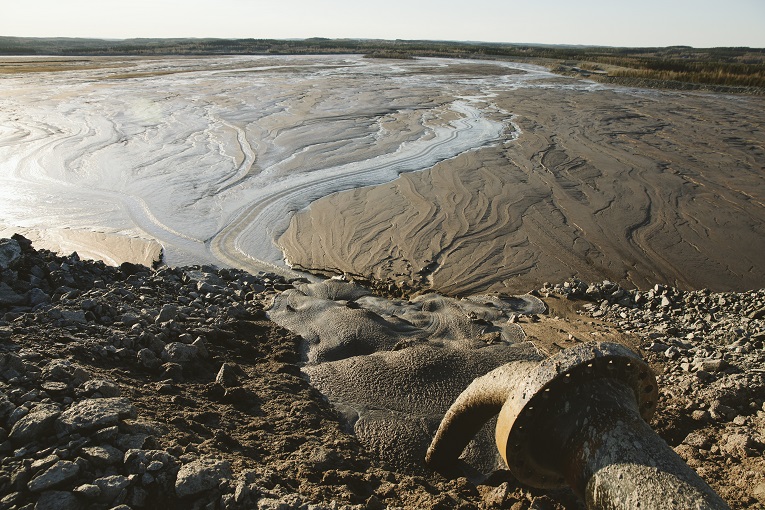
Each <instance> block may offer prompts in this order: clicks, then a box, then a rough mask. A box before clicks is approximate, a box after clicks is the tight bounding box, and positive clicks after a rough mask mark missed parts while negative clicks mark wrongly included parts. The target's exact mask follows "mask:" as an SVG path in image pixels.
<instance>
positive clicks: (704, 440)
mask: <svg viewBox="0 0 765 510" xmlns="http://www.w3.org/2000/svg"><path fill="white" fill-rule="evenodd" d="M683 444H687V445H689V446H693V447H694V448H699V449H702V450H708V449H709V447H710V446H712V441H710V440H709V438H708V437H707V436H705V435H703V434H701V433H700V432H691V433H690V434H688V435H687V436H685V439H683Z"/></svg>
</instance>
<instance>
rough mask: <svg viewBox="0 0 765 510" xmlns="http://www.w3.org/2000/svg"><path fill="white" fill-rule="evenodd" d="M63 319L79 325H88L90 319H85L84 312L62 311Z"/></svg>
mask: <svg viewBox="0 0 765 510" xmlns="http://www.w3.org/2000/svg"><path fill="white" fill-rule="evenodd" d="M61 318H62V319H64V320H65V321H67V322H74V323H77V324H87V323H88V319H87V318H86V317H85V312H83V311H82V310H74V311H73V310H61Z"/></svg>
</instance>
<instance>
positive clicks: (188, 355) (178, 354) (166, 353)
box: [162, 342, 199, 363]
mask: <svg viewBox="0 0 765 510" xmlns="http://www.w3.org/2000/svg"><path fill="white" fill-rule="evenodd" d="M198 354H199V349H198V348H197V346H195V345H186V344H184V343H182V342H171V343H169V344H167V345H166V346H165V349H164V350H163V351H162V359H163V360H165V361H168V362H170V363H186V362H188V361H191V360H193V359H194V358H196V357H197V355H198Z"/></svg>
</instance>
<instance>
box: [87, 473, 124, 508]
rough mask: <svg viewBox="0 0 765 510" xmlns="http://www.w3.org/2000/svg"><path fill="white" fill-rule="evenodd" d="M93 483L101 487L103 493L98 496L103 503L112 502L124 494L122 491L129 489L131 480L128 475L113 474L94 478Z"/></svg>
mask: <svg viewBox="0 0 765 510" xmlns="http://www.w3.org/2000/svg"><path fill="white" fill-rule="evenodd" d="M93 484H94V485H96V486H98V488H99V489H101V495H100V496H99V497H98V500H99V501H101V502H103V503H111V502H113V501H114V500H116V499H117V498H119V497H120V496H121V495H122V491H124V490H125V489H127V486H128V485H130V480H128V478H127V477H126V476H122V475H112V476H104V477H103V478H97V479H95V480H93ZM126 492H127V491H126ZM123 501H124V499H123Z"/></svg>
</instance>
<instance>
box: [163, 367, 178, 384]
mask: <svg viewBox="0 0 765 510" xmlns="http://www.w3.org/2000/svg"><path fill="white" fill-rule="evenodd" d="M162 369H163V372H162V378H163V379H172V380H173V381H175V382H182V381H183V367H182V366H181V365H179V364H178V363H165V364H163V365H162Z"/></svg>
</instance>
